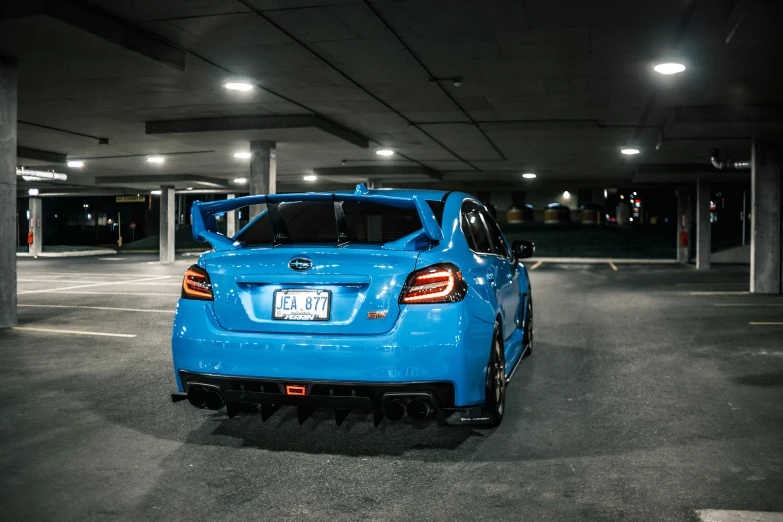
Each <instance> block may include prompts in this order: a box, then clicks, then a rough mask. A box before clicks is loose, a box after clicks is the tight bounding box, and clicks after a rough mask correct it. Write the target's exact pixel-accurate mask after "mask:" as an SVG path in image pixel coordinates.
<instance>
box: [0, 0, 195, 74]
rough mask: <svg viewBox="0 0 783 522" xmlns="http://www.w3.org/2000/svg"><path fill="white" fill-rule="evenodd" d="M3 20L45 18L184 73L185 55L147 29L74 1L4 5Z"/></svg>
mask: <svg viewBox="0 0 783 522" xmlns="http://www.w3.org/2000/svg"><path fill="white" fill-rule="evenodd" d="M0 6H1V7H0V18H16V17H22V16H40V15H45V16H49V17H51V18H54V19H55V20H59V21H60V22H63V23H65V24H68V25H70V26H72V27H75V28H77V29H80V30H82V31H85V32H88V33H90V34H92V35H94V36H97V37H98V38H102V39H104V40H106V41H108V42H111V43H114V44H117V45H119V46H120V47H123V48H125V49H127V50H129V51H132V52H135V53H138V54H141V55H143V56H146V57H147V58H150V59H152V60H155V61H156V62H159V63H162V64H164V65H168V66H169V67H173V68H175V69H178V70H180V71H184V70H185V52H184V51H183V50H182V49H179V48H178V47H176V46H174V45H171V44H169V43H167V42H165V41H163V40H161V39H160V38H158V37H156V36H154V35H152V34H150V33H149V32H147V31H145V30H144V29H142V28H140V27H138V26H136V25H133V24H131V23H130V22H127V21H125V20H122V19H120V18H117V17H116V16H113V15H111V14H109V13H106V12H104V11H101V10H99V9H97V8H95V7H93V6H91V5H86V4H83V3H81V2H77V1H74V0H22V1H13V0H9V1H3V2H0Z"/></svg>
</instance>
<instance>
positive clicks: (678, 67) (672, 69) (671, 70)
mask: <svg viewBox="0 0 783 522" xmlns="http://www.w3.org/2000/svg"><path fill="white" fill-rule="evenodd" d="M653 69H655V72H657V73H658V74H677V73H681V72H682V71H684V70H685V66H684V65H683V64H681V63H659V64H658V65H656V66H655V67H653Z"/></svg>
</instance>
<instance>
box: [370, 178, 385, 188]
mask: <svg viewBox="0 0 783 522" xmlns="http://www.w3.org/2000/svg"><path fill="white" fill-rule="evenodd" d="M367 188H368V189H382V188H383V180H380V179H368V180H367Z"/></svg>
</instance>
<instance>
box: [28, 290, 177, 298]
mask: <svg viewBox="0 0 783 522" xmlns="http://www.w3.org/2000/svg"><path fill="white" fill-rule="evenodd" d="M20 293H30V292H20ZM36 293H39V294H45V293H49V294H63V295H69V294H79V295H144V296H154V297H181V296H182V294H181V293H179V292H177V293H176V294H174V293H170V294H163V293H153V292H86V291H78V290H74V291H65V292H60V291H57V290H46V291H44V290H42V291H40V292H36Z"/></svg>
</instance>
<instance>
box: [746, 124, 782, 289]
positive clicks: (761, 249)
mask: <svg viewBox="0 0 783 522" xmlns="http://www.w3.org/2000/svg"><path fill="white" fill-rule="evenodd" d="M782 146H783V143H781V142H780V141H779V140H775V139H767V138H754V139H753V146H752V153H751V174H750V209H751V210H750V212H751V221H750V291H751V292H753V293H756V294H780V293H783V288H781V270H783V237H782V236H781V234H782V233H783V232H781V172H780V168H781V160H782V159H783V158H781V147H782Z"/></svg>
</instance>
